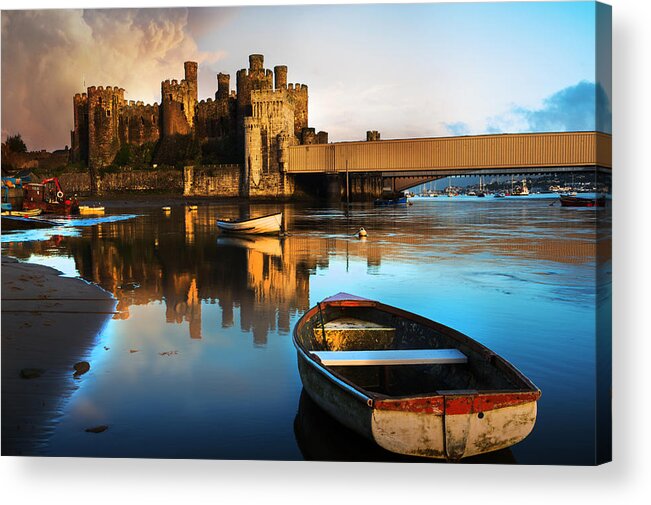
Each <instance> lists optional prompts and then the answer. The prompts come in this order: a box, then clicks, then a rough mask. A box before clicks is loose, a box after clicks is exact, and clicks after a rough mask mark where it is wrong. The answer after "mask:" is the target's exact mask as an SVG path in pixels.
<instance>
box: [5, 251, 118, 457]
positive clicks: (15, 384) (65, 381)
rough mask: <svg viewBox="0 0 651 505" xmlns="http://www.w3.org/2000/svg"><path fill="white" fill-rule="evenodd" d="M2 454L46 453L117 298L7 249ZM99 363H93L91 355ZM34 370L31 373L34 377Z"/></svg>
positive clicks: (82, 378)
mask: <svg viewBox="0 0 651 505" xmlns="http://www.w3.org/2000/svg"><path fill="white" fill-rule="evenodd" d="M1 273H2V322H1V326H2V335H1V337H2V455H3V456H10V455H40V454H44V452H45V450H46V449H47V442H48V439H49V436H50V435H51V433H52V430H53V429H54V426H55V421H56V419H57V418H58V417H59V416H60V414H61V409H62V407H63V405H64V402H65V400H66V399H67V398H68V397H69V396H70V394H71V393H72V392H73V391H74V390H75V388H76V387H77V385H78V384H79V381H83V380H84V377H83V375H82V376H80V377H79V378H73V373H74V369H73V366H74V364H75V363H77V362H79V361H82V360H87V359H88V355H89V351H90V349H91V347H92V346H93V345H94V344H96V343H97V336H98V334H99V332H100V331H101V329H102V328H103V326H104V325H105V324H106V322H107V321H108V319H109V318H110V317H111V314H112V313H113V311H114V310H115V300H114V299H113V298H112V297H111V295H110V294H109V293H108V292H106V291H104V290H102V289H101V288H99V287H97V286H95V285H93V284H89V283H87V282H84V281H83V280H80V279H73V278H66V277H60V272H58V271H57V270H54V269H53V268H48V267H44V266H40V265H33V264H29V263H20V262H18V261H17V260H15V259H14V258H9V257H5V256H3V257H2V271H1ZM90 366H91V369H92V363H90ZM26 377H27V378H26Z"/></svg>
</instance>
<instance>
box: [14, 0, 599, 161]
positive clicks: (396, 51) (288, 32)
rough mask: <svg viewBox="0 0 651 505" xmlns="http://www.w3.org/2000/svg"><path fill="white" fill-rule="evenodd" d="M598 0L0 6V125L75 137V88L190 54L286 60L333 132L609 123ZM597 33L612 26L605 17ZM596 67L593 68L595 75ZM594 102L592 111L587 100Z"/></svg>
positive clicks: (229, 68)
mask: <svg viewBox="0 0 651 505" xmlns="http://www.w3.org/2000/svg"><path fill="white" fill-rule="evenodd" d="M596 8H597V7H596V5H595V3H594V2H513V3H511V2H501V3H440V4H368V5H363V4H358V5H320V6H300V5H293V6H291V5H290V6H262V7H216V8H147V9H112V10H96V9H86V10H81V9H76V10H75V9H68V10H29V11H28V10H25V11H7V10H3V12H2V139H3V140H4V139H5V138H6V137H7V135H13V134H16V133H20V134H21V135H22V137H23V139H24V141H25V142H26V144H27V146H28V149H30V150H40V149H47V150H53V149H60V148H63V147H64V146H65V145H69V144H70V130H71V129H72V121H73V113H72V97H73V95H74V94H75V93H80V92H83V91H85V90H86V87H88V86H92V85H96V86H100V85H102V86H106V85H112V86H120V87H123V88H125V90H126V92H125V98H127V99H131V100H143V101H144V102H145V103H154V102H158V101H160V83H161V81H162V80H165V79H179V80H180V79H182V78H183V62H184V61H186V60H193V61H197V62H198V63H199V98H200V99H202V98H207V97H211V96H214V93H215V91H216V88H217V80H216V74H217V73H218V72H224V73H229V74H230V75H231V89H234V88H235V81H236V78H235V74H236V72H237V70H239V69H241V68H246V67H248V55H249V54H252V53H261V54H264V56H265V67H266V68H273V67H274V66H275V65H287V67H288V82H300V83H304V84H307V85H308V86H309V124H310V126H311V127H314V128H316V130H317V131H319V130H325V131H327V132H329V138H330V141H331V142H332V141H344V140H360V139H365V136H366V131H367V130H378V131H380V133H381V135H382V138H383V139H386V138H412V137H431V136H450V135H469V134H485V133H501V132H505V133H508V132H526V131H576V130H594V129H599V130H600V131H606V132H610V130H611V115H610V96H611V89H610V88H611V86H610V78H609V75H610V65H609V64H608V63H607V62H606V63H605V64H603V65H597V64H596V47H598V48H599V50H600V58H602V61H606V60H608V59H609V58H610V49H609V48H610V36H609V34H607V35H608V36H605V35H603V36H601V37H600V39H599V41H598V45H597V40H596V28H595V27H596ZM599 27H600V28H602V27H603V30H602V32H603V34H606V32H608V31H609V29H610V23H609V21H608V22H606V23H604V24H603V25H602V24H601V23H600V24H599ZM597 76H599V77H600V79H597ZM596 109H597V110H599V113H597V114H596V113H595V110H596Z"/></svg>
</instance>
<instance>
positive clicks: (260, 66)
mask: <svg viewBox="0 0 651 505" xmlns="http://www.w3.org/2000/svg"><path fill="white" fill-rule="evenodd" d="M268 89H269V90H270V89H273V72H272V71H271V70H269V69H265V68H264V56H262V55H261V54H251V55H250V56H249V68H248V70H247V69H241V70H238V71H237V123H238V125H240V128H242V129H243V128H244V118H245V117H247V116H251V114H252V113H253V112H252V110H251V92H252V91H254V90H268Z"/></svg>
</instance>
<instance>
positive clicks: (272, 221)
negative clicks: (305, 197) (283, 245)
mask: <svg viewBox="0 0 651 505" xmlns="http://www.w3.org/2000/svg"><path fill="white" fill-rule="evenodd" d="M282 224H283V213H282V212H279V213H278V214H269V215H268V216H261V217H256V218H254V219H240V220H237V221H226V220H219V219H218V220H217V227H218V228H219V229H220V230H222V231H225V232H231V233H250V234H266V233H279V232H280V230H281V228H282Z"/></svg>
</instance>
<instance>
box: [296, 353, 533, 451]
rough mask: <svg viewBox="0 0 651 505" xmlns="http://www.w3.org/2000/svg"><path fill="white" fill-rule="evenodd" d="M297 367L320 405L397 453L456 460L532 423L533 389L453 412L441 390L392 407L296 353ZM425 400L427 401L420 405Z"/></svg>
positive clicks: (494, 447)
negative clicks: (505, 401)
mask: <svg viewBox="0 0 651 505" xmlns="http://www.w3.org/2000/svg"><path fill="white" fill-rule="evenodd" d="M298 368H299V375H300V377H301V381H302V382H303V387H304V388H305V391H306V392H307V394H308V395H309V396H310V398H311V399H312V400H313V401H314V402H315V403H316V404H317V405H319V407H320V408H321V409H323V410H324V411H325V412H327V413H328V414H329V415H330V416H331V417H333V418H334V419H336V420H337V421H338V422H340V423H341V424H343V425H344V426H346V427H347V428H349V429H351V430H353V431H355V432H356V433H358V434H359V435H361V436H363V437H365V438H367V439H369V440H371V441H373V442H375V443H376V444H378V445H379V446H380V447H382V448H383V449H386V450H387V451H391V452H394V453H397V454H404V455H408V456H419V457H425V458H433V459H444V460H459V459H462V458H467V457H470V456H477V455H479V454H485V453H488V452H493V451H498V450H500V449H505V448H507V447H511V446H512V445H515V444H517V443H518V442H521V441H522V440H524V439H525V438H526V437H527V436H528V435H529V434H530V433H531V431H532V430H533V428H534V426H535V424H536V416H537V398H538V395H537V394H525V395H522V397H521V398H520V399H519V401H520V403H517V404H515V405H507V406H504V407H502V408H495V409H492V410H478V411H475V409H472V408H469V409H468V411H467V412H461V413H457V414H455V413H451V412H449V411H446V409H445V403H448V402H452V398H451V397H446V396H434V397H429V398H418V399H412V400H403V401H401V404H400V405H399V406H397V405H396V407H395V408H391V406H390V404H389V403H388V402H385V403H381V402H377V401H373V399H371V398H370V397H367V398H364V397H363V396H362V395H359V394H356V393H355V392H353V391H352V390H350V389H347V388H346V387H342V384H341V383H338V381H337V380H336V377H333V376H329V374H327V373H324V371H323V370H319V369H318V368H316V367H314V366H313V365H311V364H310V362H309V359H305V358H302V357H301V353H299V356H298ZM333 379H334V380H333ZM489 396H491V395H485V398H488V397H489ZM516 401H518V400H516ZM424 404H427V405H428V406H427V407H426V408H423V405H424ZM450 408H451V407H448V410H449V409H450ZM452 410H453V408H452ZM480 414H481V415H480Z"/></svg>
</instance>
